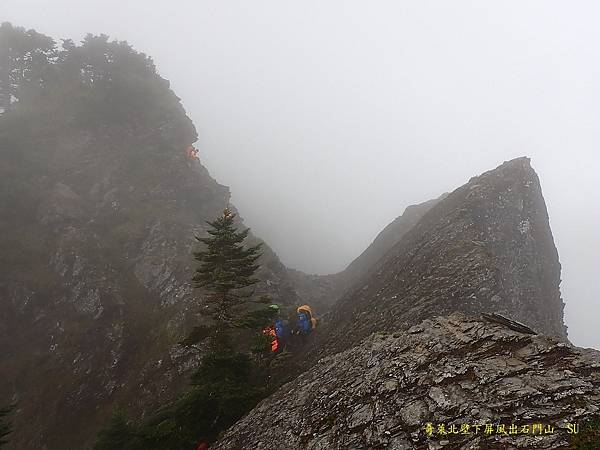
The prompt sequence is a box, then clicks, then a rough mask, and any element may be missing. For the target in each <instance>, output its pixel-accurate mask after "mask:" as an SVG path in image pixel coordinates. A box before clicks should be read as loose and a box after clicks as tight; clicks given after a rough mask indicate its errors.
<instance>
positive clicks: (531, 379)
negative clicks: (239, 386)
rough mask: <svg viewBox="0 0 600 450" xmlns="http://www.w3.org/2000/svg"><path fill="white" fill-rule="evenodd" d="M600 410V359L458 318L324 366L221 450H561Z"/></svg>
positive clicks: (268, 405)
mask: <svg viewBox="0 0 600 450" xmlns="http://www.w3.org/2000/svg"><path fill="white" fill-rule="evenodd" d="M599 405H600V352H598V351H595V350H589V349H588V350H585V349H579V348H576V347H573V346H571V345H569V344H566V343H564V342H560V341H558V340H556V339H553V338H549V337H545V336H541V335H534V334H530V333H523V332H520V331H515V330H513V329H511V328H510V327H508V326H505V325H502V324H498V323H495V322H489V321H487V320H485V319H483V318H479V317H469V316H462V315H459V314H454V315H451V316H448V317H438V318H435V319H430V320H425V321H423V322H422V323H421V324H419V325H416V326H414V327H412V328H410V329H408V330H407V331H405V332H402V333H393V334H390V333H376V334H374V335H373V336H371V337H369V338H368V339H366V340H364V341H363V342H361V343H360V344H359V345H357V346H356V347H353V348H351V349H349V350H346V351H344V352H342V353H338V354H336V355H334V356H329V357H327V358H325V359H323V360H322V361H320V363H319V364H318V365H317V366H315V367H313V368H312V369H311V370H309V371H308V372H306V373H304V374H302V375H301V376H300V377H298V378H297V379H296V380H294V381H293V382H290V383H288V384H286V385H284V386H282V387H281V389H280V390H279V391H278V392H277V393H275V394H274V395H273V396H272V397H270V398H269V399H267V400H265V401H263V402H262V403H260V404H259V405H258V406H257V407H256V408H255V409H254V410H253V411H252V412H251V413H250V414H249V415H248V416H246V417H245V418H244V419H242V420H241V421H240V422H238V423H237V424H236V425H235V426H233V427H232V428H231V429H230V430H229V431H228V432H227V433H226V435H225V436H224V437H223V439H222V440H221V441H219V443H218V444H217V445H216V446H215V447H214V448H216V449H246V448H252V449H273V448H277V449H279V448H281V449H284V448H285V449H312V450H316V449H322V450H329V449H357V450H358V449H376V448H387V449H390V450H410V449H429V450H432V449H448V450H450V449H462V450H466V449H481V450H493V449H498V450H500V449H543V450H550V449H559V448H560V449H564V448H569V447H568V445H569V442H570V440H571V439H572V438H573V435H572V434H569V426H572V427H573V426H575V425H578V426H580V427H581V425H582V424H583V423H584V422H585V421H586V420H588V419H592V418H598V417H599V416H600V407H599ZM267 424H268V425H267ZM428 424H429V425H430V426H431V427H432V428H431V429H430V430H429V431H428V429H427V427H428ZM540 424H541V425H540ZM465 425H468V427H466V426H465ZM486 425H490V426H491V427H492V430H493V431H491V432H486ZM511 425H512V426H513V428H511ZM440 426H443V428H444V430H443V433H442V432H440V428H439V427H440ZM499 426H500V428H498V427H499ZM502 426H504V428H502ZM515 427H516V428H515ZM524 427H525V428H524ZM548 427H551V428H548ZM515 430H516V431H515ZM550 430H552V432H550ZM572 430H574V429H573V428H572ZM211 448H213V447H211ZM588 448H592V447H588Z"/></svg>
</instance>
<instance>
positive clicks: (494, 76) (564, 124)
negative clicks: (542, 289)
mask: <svg viewBox="0 0 600 450" xmlns="http://www.w3.org/2000/svg"><path fill="white" fill-rule="evenodd" d="M599 14H600V4H598V3H597V2H594V1H587V2H586V1H571V2H565V1H550V0H537V1H523V0H519V1H503V2H481V1H476V0H473V1H459V0H454V1H452V2H448V1H444V0H439V1H424V0H413V1H410V2H409V1H403V2H398V1H378V2H358V1H349V0H337V1H333V0H331V1H327V2H323V1H312V0H310V1H307V0H304V1H302V2H290V1H281V0H279V1H274V0H271V1H261V0H254V1H251V2H249V1H227V2H220V1H219V2H217V1H213V2H206V1H194V2H192V1H176V0H171V1H168V2H167V1H153V2H147V1H141V0H129V1H127V2H123V1H122V0H120V1H115V0H103V1H102V2H100V1H81V0H79V1H73V0H55V1H52V2H48V1H41V0H35V1H31V0H27V1H23V0H2V2H1V3H0V20H2V21H4V20H8V21H11V22H13V23H14V24H15V25H20V26H24V27H26V28H35V29H37V30H38V31H40V32H42V33H45V34H48V35H51V36H53V37H54V38H61V37H64V38H67V37H69V38H74V39H76V40H77V39H81V38H82V37H83V36H84V35H85V34H86V33H88V32H91V33H95V34H99V33H105V34H108V35H110V36H111V38H116V39H119V40H127V41H129V42H130V43H131V44H132V45H133V46H134V47H135V48H136V49H137V50H139V51H144V52H145V53H148V54H149V55H151V56H152V57H153V58H154V60H155V62H156V64H157V66H158V68H159V71H160V72H161V74H162V75H163V76H164V77H165V78H167V79H169V80H170V81H171V83H172V87H173V89H174V90H175V92H176V93H177V94H178V95H179V96H180V97H181V98H182V101H183V103H184V105H185V107H186V110H187V111H188V113H189V115H190V117H191V118H192V119H193V120H194V122H195V124H196V127H197V129H198V132H199V141H198V143H197V147H198V148H199V149H200V157H201V160H202V162H203V163H204V164H205V165H206V166H207V167H208V169H209V170H210V171H211V174H212V175H213V176H214V177H215V178H216V179H217V180H218V181H219V182H220V183H222V184H226V185H228V186H230V187H231V190H232V194H233V196H232V202H233V203H234V204H235V205H236V207H237V208H238V209H239V211H240V213H241V215H242V216H243V217H244V219H245V221H246V223H247V224H248V225H249V226H251V227H252V229H253V230H254V232H255V233H256V234H258V235H259V236H261V237H263V238H264V239H265V240H267V242H268V243H269V244H270V245H271V246H272V247H273V248H274V249H275V251H276V252H277V253H278V255H279V256H280V257H281V259H282V261H283V262H284V263H285V264H287V265H288V266H291V267H295V268H299V269H302V270H304V271H307V272H315V273H330V272H335V271H339V270H341V269H343V268H344V267H345V265H347V264H348V263H349V262H350V261H351V260H352V259H353V258H354V257H356V256H357V255H358V254H359V253H360V252H361V251H362V250H363V249H364V248H365V247H366V246H367V245H368V244H369V243H370V242H371V240H372V239H373V238H374V237H375V236H376V234H377V233H378V232H379V231H380V230H381V229H382V228H383V227H384V226H385V225H386V224H387V223H389V222H390V221H391V220H393V219H394V218H395V217H396V216H398V215H399V214H401V213H402V211H403V210H404V208H405V207H406V206H407V205H409V204H412V203H417V202H421V201H424V200H428V199H430V198H433V197H437V196H438V195H439V194H440V193H442V192H444V191H449V190H452V189H454V188H456V187H458V186H459V185H461V184H463V183H465V182H466V181H467V180H468V179H469V178H470V177H471V176H473V175H476V174H478V173H480V172H483V171H485V170H488V169H491V168H494V167H496V166H497V165H499V164H500V163H502V162H503V161H504V160H508V159H511V158H514V157H517V156H522V155H527V156H530V157H531V158H532V160H533V161H532V163H533V165H534V167H535V169H536V170H537V171H538V173H539V175H540V178H541V180H542V185H543V189H544V195H545V198H546V201H547V203H548V208H549V213H550V217H551V225H552V228H553V232H554V236H555V240H556V243H557V246H558V249H559V253H560V257H561V262H562V264H563V280H564V281H563V286H562V291H563V298H564V299H565V302H566V321H567V324H568V326H569V333H570V337H571V339H572V340H573V341H574V343H576V344H578V345H582V346H593V347H596V348H600V333H599V332H598V328H597V321H598V317H599V315H600V304H599V301H598V298H599V297H600V295H599V294H600V283H597V281H596V278H597V277H598V274H597V273H596V272H597V270H599V269H600V264H599V263H598V255H599V254H600V238H599V236H598V228H599V224H600V211H599V210H598V207H599V206H600V201H599V200H600V193H599V189H598V188H599V184H600V182H599V178H598V174H599V173H600V155H599V154H598V147H599V143H600V126H599V122H598V119H599V116H600V73H599V72H600V54H599V53H600V52H599V47H598V42H600V27H598V17H599Z"/></svg>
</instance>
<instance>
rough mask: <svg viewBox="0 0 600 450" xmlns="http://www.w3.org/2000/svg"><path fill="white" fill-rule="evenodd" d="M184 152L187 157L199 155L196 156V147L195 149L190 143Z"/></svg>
mask: <svg viewBox="0 0 600 450" xmlns="http://www.w3.org/2000/svg"><path fill="white" fill-rule="evenodd" d="M186 153H187V156H188V158H198V159H199V157H198V149H196V148H195V147H194V146H193V145H190V146H189V147H188V148H187V151H186Z"/></svg>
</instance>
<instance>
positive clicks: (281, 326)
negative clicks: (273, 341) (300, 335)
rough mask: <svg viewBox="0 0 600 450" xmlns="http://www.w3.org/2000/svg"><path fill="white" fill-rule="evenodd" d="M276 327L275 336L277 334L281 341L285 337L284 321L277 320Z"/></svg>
mask: <svg viewBox="0 0 600 450" xmlns="http://www.w3.org/2000/svg"><path fill="white" fill-rule="evenodd" d="M274 327H275V334H277V337H278V338H279V339H283V338H284V337H285V336H284V335H285V325H284V324H283V321H282V320H281V319H277V320H276V321H275V323H274Z"/></svg>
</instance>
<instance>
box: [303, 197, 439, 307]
mask: <svg viewBox="0 0 600 450" xmlns="http://www.w3.org/2000/svg"><path fill="white" fill-rule="evenodd" d="M445 196H446V194H444V195H442V196H441V197H440V198H437V199H434V200H429V201H426V202H423V203H420V204H418V205H411V206H409V207H407V208H406V210H405V211H404V213H403V214H402V215H401V216H398V217H397V218H395V219H394V220H393V221H392V222H390V223H389V224H388V225H387V226H386V227H385V228H384V229H383V230H382V231H381V232H380V233H379V234H378V235H377V237H376V238H375V239H374V240H373V242H372V243H371V244H370V245H369V246H368V247H367V248H366V249H365V250H364V251H363V252H362V253H361V254H360V255H359V256H358V257H357V258H356V259H354V261H352V262H351V263H350V264H349V265H348V266H347V267H346V268H345V269H344V270H343V271H341V272H338V273H335V274H332V275H313V276H311V277H307V276H306V274H304V273H302V272H300V274H299V277H298V279H297V284H298V286H303V284H304V283H306V284H307V286H306V287H305V288H304V289H303V291H304V292H310V293H311V296H310V297H311V299H312V300H313V302H316V306H317V310H318V311H327V310H329V309H330V308H331V306H332V305H333V304H334V303H335V302H336V301H337V300H339V299H340V298H341V297H342V296H343V294H344V293H345V292H346V291H347V290H348V289H351V288H352V287H353V286H355V285H357V284H359V283H360V282H361V281H362V280H363V278H365V277H366V276H367V275H368V273H369V272H370V271H371V270H373V268H374V267H375V265H376V263H377V262H378V261H379V260H380V259H382V258H383V257H384V255H385V254H386V253H387V252H388V251H389V250H390V249H391V248H392V247H394V245H396V244H397V243H398V242H400V240H401V239H402V237H404V235H405V234H406V233H408V231H409V230H410V229H411V228H412V227H414V226H415V225H416V224H417V223H418V222H419V220H421V218H422V217H423V215H424V214H425V213H426V212H427V211H429V210H430V209H431V208H432V207H433V206H434V205H436V204H437V203H438V202H439V201H440V200H441V199H442V198H444V197H445ZM292 276H293V274H292Z"/></svg>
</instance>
